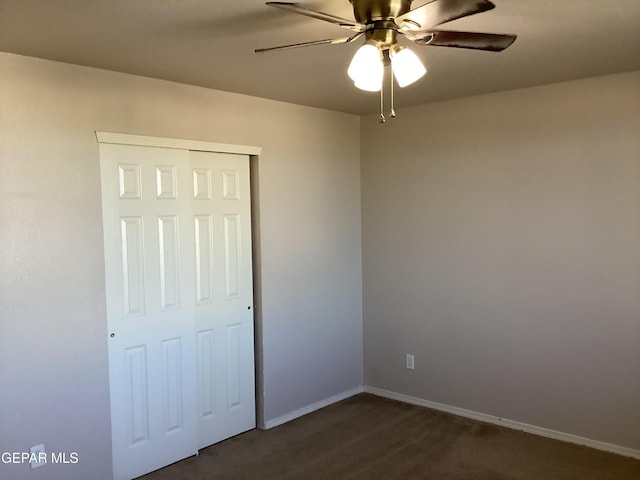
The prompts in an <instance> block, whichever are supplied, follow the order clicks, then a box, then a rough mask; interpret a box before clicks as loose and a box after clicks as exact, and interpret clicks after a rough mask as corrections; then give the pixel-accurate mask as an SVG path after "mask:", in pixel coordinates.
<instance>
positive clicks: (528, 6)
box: [0, 0, 640, 114]
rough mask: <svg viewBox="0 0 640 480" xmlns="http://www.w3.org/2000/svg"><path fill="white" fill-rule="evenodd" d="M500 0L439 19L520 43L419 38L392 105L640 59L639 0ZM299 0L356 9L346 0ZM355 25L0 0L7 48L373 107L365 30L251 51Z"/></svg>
mask: <svg viewBox="0 0 640 480" xmlns="http://www.w3.org/2000/svg"><path fill="white" fill-rule="evenodd" d="M493 1H494V3H495V4H496V8H495V9H494V10H491V11H488V12H485V13H481V14H477V15H474V16H471V17H467V18H463V19H460V20H456V21H454V22H451V23H448V24H445V25H443V26H442V27H440V28H443V29H445V28H446V29H452V30H453V29H456V30H468V31H484V32H495V33H515V34H517V35H518V39H517V40H516V42H515V43H514V44H513V45H512V46H511V47H509V48H508V49H507V50H505V51H503V52H500V53H493V52H483V51H471V50H462V49H455V48H443V47H424V46H422V47H421V46H418V45H415V46H414V48H413V50H414V51H415V52H416V53H418V55H419V56H420V57H421V59H422V60H423V62H424V63H425V65H426V66H427V69H428V73H427V75H426V76H425V77H424V78H423V79H422V80H420V81H418V82H417V83H415V84H413V85H411V86H409V87H407V88H405V89H397V90H396V95H395V99H396V108H401V107H403V106H408V105H417V104H422V103H427V102H433V101H438V100H444V99H451V98H457V97H464V96H469V95H475V94H481V93H488V92H493V91H498V90H507V89H512V88H519V87H526V86H533V85H540V84H546V83H552V82H558V81H564V80H571V79H576V78H584V77H589V76H597V75H605V74H610V73H618V72H624V71H632V70H640V0H493ZM303 3H304V4H305V5H308V6H312V7H314V8H316V9H319V10H322V11H325V12H328V13H333V14H336V15H339V16H342V17H345V18H353V13H352V9H351V4H350V3H349V1H348V0H308V1H305V2H303ZM424 3H427V1H425V0H415V1H414V7H415V6H419V5H422V4H424ZM349 34H350V31H349V30H345V29H342V28H340V27H338V26H336V25H333V24H330V23H326V22H323V21H320V20H316V19H312V18H308V17H304V16H301V15H296V14H294V13H290V12H286V11H283V10H280V9H277V8H273V7H268V6H265V4H264V1H262V0H0V51H6V52H12V53H18V54H23V55H29V56H34V57H41V58H47V59H52V60H58V61H62V62H68V63H73V64H79V65H87V66H92V67H98V68H104V69H109V70H115V71H119V72H127V73H133V74H138V75H144V76H149V77H155V78H161V79H166V80H172V81H176V82H181V83H187V84H192V85H200V86H204V87H209V88H214V89H218V90H225V91H229V92H238V93H244V94H248V95H254V96H258V97H264V98H270V99H275V100H282V101H286V102H292V103H297V104H302V105H311V106H316V107H321V108H327V109H332V110H338V111H343V112H349V113H355V114H363V113H370V112H375V111H376V110H377V108H378V105H379V98H378V94H376V93H366V92H362V91H360V90H358V89H356V88H355V87H354V86H353V84H352V83H351V81H350V80H349V78H348V77H347V74H346V69H347V66H348V64H349V61H350V59H351V57H352V55H353V53H354V52H355V50H356V49H357V48H358V46H359V44H360V43H361V41H359V42H354V43H353V44H345V45H321V46H313V47H306V48H299V49H292V50H283V51H275V52H270V53H262V54H255V53H254V49H255V48H259V47H269V46H275V45H282V44H288V43H296V42H304V41H310V40H317V39H324V38H334V37H345V36H348V35H349ZM401 42H402V43H407V42H406V40H403V39H401ZM0 74H1V72H0Z"/></svg>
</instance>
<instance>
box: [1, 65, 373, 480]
mask: <svg viewBox="0 0 640 480" xmlns="http://www.w3.org/2000/svg"><path fill="white" fill-rule="evenodd" d="M0 72H1V73H0V299H1V304H0V451H1V452H4V451H9V452H13V451H24V450H25V449H27V451H28V449H29V447H30V446H32V445H35V444H38V443H44V444H45V446H46V448H47V450H49V451H64V452H74V451H75V452H78V454H79V463H78V464H77V465H71V466H68V467H62V466H52V465H48V466H46V467H43V468H40V469H38V470H35V471H33V472H31V471H30V470H29V467H28V465H24V466H19V467H11V466H7V465H0V476H1V477H2V478H9V477H10V478H12V479H13V480H17V479H21V478H30V479H36V478H47V480H50V479H65V480H73V479H78V480H86V479H92V480H98V479H108V478H111V446H110V445H111V437H110V419H109V402H108V370H107V331H106V313H105V299H104V268H103V252H102V248H103V245H102V225H101V205H100V177H99V163H98V162H99V159H98V145H97V143H96V138H95V135H94V131H96V130H99V131H108V132H120V133H129V134H140V135H151V136H160V137H169V138H184V139H192V140H202V141H211V142H217V143H232V144H241V145H254V146H261V147H263V155H262V156H261V157H260V159H259V161H258V163H259V169H258V172H257V181H258V186H259V199H258V201H259V206H260V250H261V264H260V265H259V266H260V272H261V277H262V292H261V301H262V312H261V313H262V323H261V324H260V325H258V330H259V331H260V332H261V333H262V337H263V338H262V342H261V347H262V350H263V351H262V354H263V356H264V358H263V362H262V365H261V368H262V369H261V371H260V372H259V378H260V379H262V380H263V381H264V398H260V399H259V400H260V402H261V403H262V404H263V407H264V412H263V413H264V420H266V421H269V420H270V419H275V418H278V417H280V416H283V415H286V414H289V413H290V412H292V411H295V410H297V409H300V408H304V407H306V406H308V405H310V404H313V403H315V402H318V401H321V400H323V399H326V398H329V397H332V396H334V395H338V394H341V393H343V392H345V391H349V390H350V389H353V388H358V387H359V386H361V385H362V311H361V298H362V297H361V264H360V257H361V255H360V245H361V240H360V183H359V125H360V120H359V118H358V117H356V116H352V115H346V114H340V113H335V112H330V111H325V110H319V109H313V108H308V107H299V106H295V105H289V104H284V103H279V102H273V101H268V100H261V99H257V98H252V97H247V96H241V95H235V94H229V93H224V92H219V91H212V90H207V89H202V88H195V87H190V86H185V85H179V84H174V83H169V82H164V81H157V80H152V79H148V78H142V77H135V76H129V75H123V74H118V73H112V72H106V71H101V70H95V69H89V68H83V67H76V66H71V65H66V64H61V63H55V62H49V61H43V60H38V59H33V58H27V57H20V56H15V55H9V54H0Z"/></svg>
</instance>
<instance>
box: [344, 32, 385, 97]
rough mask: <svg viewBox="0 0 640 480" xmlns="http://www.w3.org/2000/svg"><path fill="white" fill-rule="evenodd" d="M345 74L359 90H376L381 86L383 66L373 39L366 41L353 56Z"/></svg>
mask: <svg viewBox="0 0 640 480" xmlns="http://www.w3.org/2000/svg"><path fill="white" fill-rule="evenodd" d="M347 74H348V75H349V77H350V78H351V80H353V83H354V85H355V86H356V87H357V88H359V89H360V90H366V91H368V92H378V91H380V89H381V88H382V79H383V75H384V66H383V65H382V59H381V58H380V50H379V49H378V46H377V45H376V42H375V41H367V42H366V43H365V44H364V45H362V46H361V47H360V48H359V49H358V51H357V52H356V54H355V55H354V56H353V59H352V60H351V63H350V64H349V68H348V69H347Z"/></svg>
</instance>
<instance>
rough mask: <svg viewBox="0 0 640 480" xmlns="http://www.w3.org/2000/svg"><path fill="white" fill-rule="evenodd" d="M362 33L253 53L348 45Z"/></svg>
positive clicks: (281, 46)
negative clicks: (316, 46) (315, 46)
mask: <svg viewBox="0 0 640 480" xmlns="http://www.w3.org/2000/svg"><path fill="white" fill-rule="evenodd" d="M363 33H364V32H360V33H357V34H355V35H353V36H351V37H342V38H327V39H326V40H313V41H311V42H302V43H292V44H289V45H280V46H278V47H267V48H257V49H256V50H255V53H263V52H270V51H272V50H286V49H289V48H300V47H311V46H313V45H339V44H342V43H349V42H352V41H353V40H355V39H356V38H358V37H359V36H360V35H362V34H363Z"/></svg>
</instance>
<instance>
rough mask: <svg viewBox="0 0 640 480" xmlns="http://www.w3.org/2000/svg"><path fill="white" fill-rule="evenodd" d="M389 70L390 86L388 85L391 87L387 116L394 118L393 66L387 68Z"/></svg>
mask: <svg viewBox="0 0 640 480" xmlns="http://www.w3.org/2000/svg"><path fill="white" fill-rule="evenodd" d="M389 71H390V72H391V86H390V87H389V88H390V89H391V112H389V116H390V117H391V118H396V111H395V110H394V108H393V68H389Z"/></svg>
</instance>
